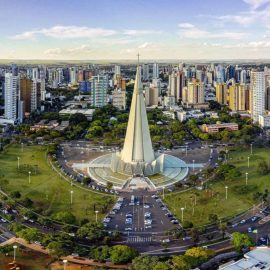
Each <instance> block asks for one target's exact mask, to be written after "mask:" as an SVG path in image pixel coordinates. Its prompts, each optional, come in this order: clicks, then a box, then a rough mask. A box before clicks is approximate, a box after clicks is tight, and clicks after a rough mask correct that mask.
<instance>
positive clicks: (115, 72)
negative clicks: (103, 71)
mask: <svg viewBox="0 0 270 270" xmlns="http://www.w3.org/2000/svg"><path fill="white" fill-rule="evenodd" d="M114 75H115V77H116V76H117V75H121V67H120V66H119V65H115V66H114Z"/></svg>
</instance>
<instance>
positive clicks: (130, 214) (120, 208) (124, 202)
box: [105, 191, 180, 235]
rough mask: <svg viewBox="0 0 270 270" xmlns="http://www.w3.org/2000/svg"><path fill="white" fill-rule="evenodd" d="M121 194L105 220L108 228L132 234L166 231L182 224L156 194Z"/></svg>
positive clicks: (141, 192) (142, 192)
mask: <svg viewBox="0 0 270 270" xmlns="http://www.w3.org/2000/svg"><path fill="white" fill-rule="evenodd" d="M121 196H122V197H120V199H119V201H118V203H117V204H116V205H115V206H114V207H113V209H114V210H112V211H111V212H110V213H109V215H108V217H109V218H108V219H107V220H105V221H106V222H105V226H106V227H107V228H108V229H111V230H113V229H117V230H119V231H121V232H125V233H126V234H132V235H134V234H143V235H147V234H152V233H164V232H166V231H168V230H170V229H173V228H176V227H179V226H180V225H179V222H178V220H176V218H175V217H173V215H172V214H171V213H170V212H169V211H168V209H167V207H166V206H165V205H164V204H163V203H162V200H161V199H160V198H159V197H157V196H156V195H154V194H152V193H147V192H144V191H140V192H133V193H130V194H128V193H122V194H121ZM154 196H155V197H154ZM174 223H175V224H174Z"/></svg>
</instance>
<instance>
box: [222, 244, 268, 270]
mask: <svg viewBox="0 0 270 270" xmlns="http://www.w3.org/2000/svg"><path fill="white" fill-rule="evenodd" d="M219 269H220V270H246V269H252V270H263V269H264V270H267V269H270V248H269V247H257V248H255V249H253V250H251V251H249V252H248V253H246V254H245V255H244V258H243V259H241V260H239V261H236V262H234V261H233V262H231V263H229V264H228V263H227V264H226V265H224V266H222V265H221V266H220V267H219Z"/></svg>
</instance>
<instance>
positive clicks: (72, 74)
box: [69, 67, 78, 84]
mask: <svg viewBox="0 0 270 270" xmlns="http://www.w3.org/2000/svg"><path fill="white" fill-rule="evenodd" d="M69 78H70V83H72V84H73V83H76V82H77V80H78V74H77V68H76V67H71V68H70V69H69Z"/></svg>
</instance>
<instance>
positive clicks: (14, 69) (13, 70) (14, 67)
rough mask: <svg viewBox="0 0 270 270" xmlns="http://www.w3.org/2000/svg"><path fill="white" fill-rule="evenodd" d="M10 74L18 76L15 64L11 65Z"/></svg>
mask: <svg viewBox="0 0 270 270" xmlns="http://www.w3.org/2000/svg"><path fill="white" fill-rule="evenodd" d="M11 73H12V76H18V74H19V69H18V66H17V65H16V64H12V65H11Z"/></svg>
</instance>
